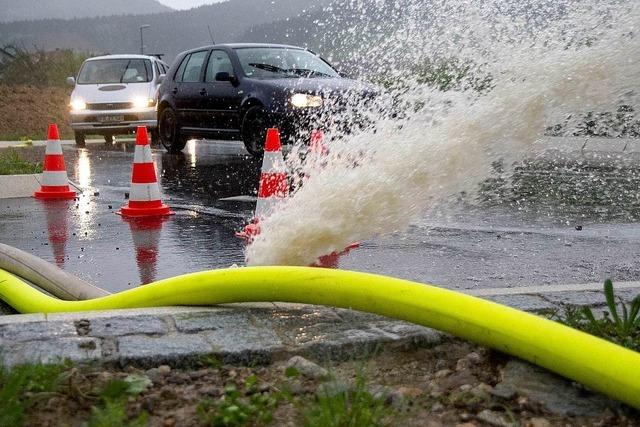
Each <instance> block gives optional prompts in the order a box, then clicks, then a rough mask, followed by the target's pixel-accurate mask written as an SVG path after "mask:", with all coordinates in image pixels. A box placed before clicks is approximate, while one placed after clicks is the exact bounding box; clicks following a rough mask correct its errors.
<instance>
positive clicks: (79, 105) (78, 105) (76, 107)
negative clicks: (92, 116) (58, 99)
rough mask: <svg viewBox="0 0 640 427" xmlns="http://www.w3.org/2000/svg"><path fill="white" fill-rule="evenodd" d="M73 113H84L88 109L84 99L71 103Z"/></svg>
mask: <svg viewBox="0 0 640 427" xmlns="http://www.w3.org/2000/svg"><path fill="white" fill-rule="evenodd" d="M69 106H70V107H71V110H72V111H82V110H86V109H87V103H86V102H84V101H83V100H82V99H74V100H72V101H71V103H69Z"/></svg>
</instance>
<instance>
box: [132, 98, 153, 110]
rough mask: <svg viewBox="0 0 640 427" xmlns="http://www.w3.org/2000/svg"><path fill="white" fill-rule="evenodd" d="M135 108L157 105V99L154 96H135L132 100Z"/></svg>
mask: <svg viewBox="0 0 640 427" xmlns="http://www.w3.org/2000/svg"><path fill="white" fill-rule="evenodd" d="M131 105H132V106H133V108H147V107H153V106H154V105H156V100H155V99H152V98H142V97H141V98H134V99H133V101H131Z"/></svg>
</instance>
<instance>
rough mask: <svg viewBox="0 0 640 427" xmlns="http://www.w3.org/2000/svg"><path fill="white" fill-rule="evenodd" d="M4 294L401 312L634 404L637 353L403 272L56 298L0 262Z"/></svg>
mask: <svg viewBox="0 0 640 427" xmlns="http://www.w3.org/2000/svg"><path fill="white" fill-rule="evenodd" d="M0 298H2V299H3V300H4V301H6V302H7V303H8V304H9V305H11V306H12V307H14V308H15V309H17V310H18V311H20V312H22V313H34V312H38V313H39V312H43V313H51V312H61V311H87V310H109V309H119V308H141V307H157V306H168V305H215V304H224V303H235V302H265V301H281V302H295V303H306V304H317V305H325V306H332V307H343V308H350V309H354V310H360V311H366V312H370V313H376V314H380V315H383V316H387V317H392V318H396V319H402V320H406V321H409V322H412V323H417V324H420V325H424V326H428V327H430V328H434V329H438V330H441V331H445V332H448V333H450V334H453V335H455V336H458V337H460V338H464V339H467V340H469V341H473V342H476V343H478V344H481V345H485V346H488V347H491V348H494V349H496V350H499V351H502V352H505V353H508V354H511V355H514V356H517V357H520V358H522V359H525V360H528V361H530V362H532V363H535V364H536V365H540V366H542V367H545V368H547V369H549V370H551V371H554V372H557V373H558V374H560V375H563V376H565V377H567V378H571V379H573V380H575V381H578V382H581V383H582V384H585V385H586V386H588V387H590V388H591V389H593V390H598V391H600V392H602V393H605V394H607V395H609V396H611V397H613V398H616V399H619V400H621V401H623V402H626V403H628V404H629V405H631V406H633V407H635V408H638V409H640V369H639V367H640V353H635V352H633V351H631V350H627V349H625V348H623V347H620V346H617V345H615V344H612V343H609V342H607V341H604V340H602V339H599V338H596V337H594V336H591V335H588V334H585V333H582V332H580V331H577V330H575V329H571V328H569V327H566V326H563V325H561V324H559V323H556V322H552V321H550V320H547V319H544V318H542V317H539V316H535V315H532V314H529V313H525V312H522V311H518V310H515V309H512V308H509V307H505V306H502V305H499V304H495V303H493V302H490V301H486V300H482V299H479V298H475V297H472V296H469V295H465V294H461V293H458V292H453V291H450V290H445V289H440V288H437V287H434V286H430V285H424V284H420V283H415V282H409V281H406V280H400V279H395V278H390V277H384V276H378V275H373V274H366V273H358V272H353V271H344V270H327V269H319V268H309V267H250V268H234V269H224V270H212V271H203V272H200V273H193V274H187V275H184V276H179V277H174V278H170V279H166V280H161V281H158V282H155V283H152V284H149V285H145V286H141V287H138V288H135V289H131V290H127V291H124V292H120V293H117V294H112V295H109V296H105V297H101V298H96V299H91V300H85V301H62V300H59V299H56V298H52V297H50V296H47V295H45V294H43V293H41V292H39V291H37V290H35V289H34V288H32V287H31V286H29V285H28V284H27V283H25V282H23V281H22V280H20V279H19V278H17V277H16V276H13V275H11V274H10V273H7V272H6V271H4V270H0Z"/></svg>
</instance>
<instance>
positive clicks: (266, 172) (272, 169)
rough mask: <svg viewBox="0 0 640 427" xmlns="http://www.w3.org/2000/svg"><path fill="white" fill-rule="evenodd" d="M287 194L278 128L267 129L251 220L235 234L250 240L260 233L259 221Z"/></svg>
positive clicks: (287, 184)
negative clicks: (254, 207) (256, 198)
mask: <svg viewBox="0 0 640 427" xmlns="http://www.w3.org/2000/svg"><path fill="white" fill-rule="evenodd" d="M288 195H289V181H287V170H286V167H285V163H284V158H283V157H282V144H281V143H280V133H279V132H278V129H273V128H271V129H269V130H268V131H267V139H266V142H265V144H264V157H263V159H262V172H261V173H260V186H259V187H258V200H257V202H256V210H255V213H254V215H253V220H251V222H250V223H249V224H248V225H247V226H246V227H245V229H244V230H243V231H241V232H238V233H236V236H238V237H240V238H243V239H246V240H248V241H250V240H251V239H252V238H253V236H256V235H258V234H260V221H261V220H263V219H265V218H267V217H268V216H269V215H271V214H272V213H273V211H274V210H275V208H276V206H277V205H278V204H279V203H280V202H282V200H284V199H285V198H287V196H288Z"/></svg>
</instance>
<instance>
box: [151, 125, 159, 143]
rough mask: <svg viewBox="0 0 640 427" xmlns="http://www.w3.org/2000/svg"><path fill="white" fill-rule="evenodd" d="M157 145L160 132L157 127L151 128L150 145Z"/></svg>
mask: <svg viewBox="0 0 640 427" xmlns="http://www.w3.org/2000/svg"><path fill="white" fill-rule="evenodd" d="M158 145H160V132H158V129H153V130H152V131H151V146H152V147H157V146H158Z"/></svg>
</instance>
